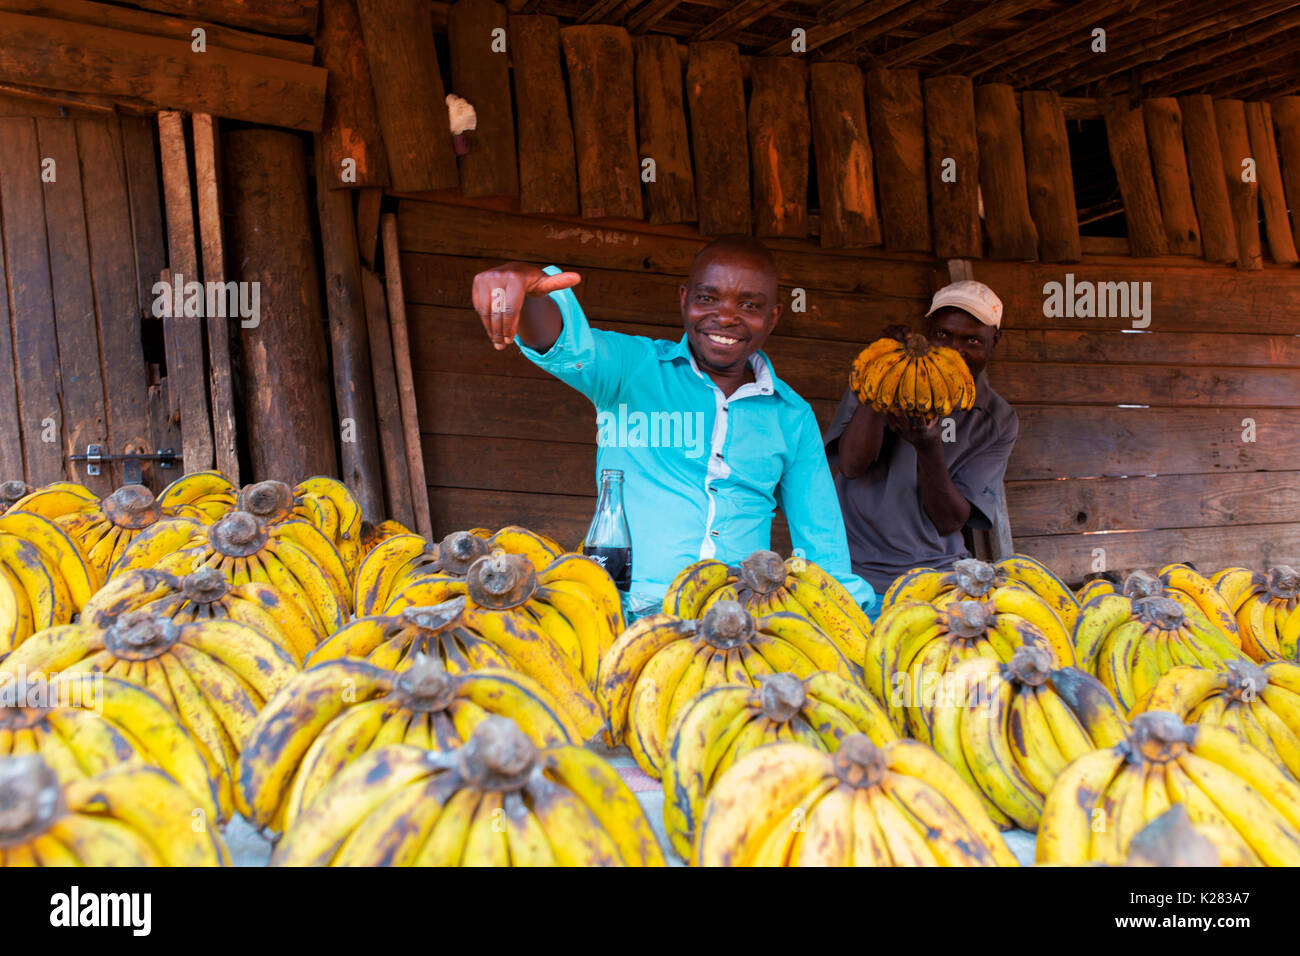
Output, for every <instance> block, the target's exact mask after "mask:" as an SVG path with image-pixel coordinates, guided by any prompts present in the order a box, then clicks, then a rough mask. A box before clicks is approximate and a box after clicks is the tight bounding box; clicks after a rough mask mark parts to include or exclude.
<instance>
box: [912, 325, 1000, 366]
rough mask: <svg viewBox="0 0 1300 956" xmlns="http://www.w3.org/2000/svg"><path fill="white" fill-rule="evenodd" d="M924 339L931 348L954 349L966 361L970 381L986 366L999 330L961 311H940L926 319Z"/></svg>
mask: <svg viewBox="0 0 1300 956" xmlns="http://www.w3.org/2000/svg"><path fill="white" fill-rule="evenodd" d="M925 337H926V338H927V339H929V340H930V344H931V345H943V346H946V347H948V348H950V349H956V350H957V351H958V352H960V353H961V357H962V358H963V359H965V360H966V365H967V367H968V368H970V374H971V377H972V378H978V377H979V374H980V372H982V371H984V367H985V366H986V365H988V362H989V358H990V357H991V356H992V355H993V349H994V347H995V346H996V345H997V344H998V339H999V338H1001V337H1002V330H1001V329H999V328H995V327H994V326H992V325H985V324H984V323H983V322H981V321H980V320H979V319H977V318H975V317H974V316H973V315H971V314H970V313H969V312H965V311H963V310H962V309H955V308H947V309H940V310H939V311H938V312H936V313H934V315H932V316H930V317H929V318H928V319H926V325H925Z"/></svg>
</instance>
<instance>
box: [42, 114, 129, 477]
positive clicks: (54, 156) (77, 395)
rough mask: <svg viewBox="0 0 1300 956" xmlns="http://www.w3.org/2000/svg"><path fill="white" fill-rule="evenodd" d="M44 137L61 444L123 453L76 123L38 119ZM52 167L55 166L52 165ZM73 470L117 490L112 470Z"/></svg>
mask: <svg viewBox="0 0 1300 956" xmlns="http://www.w3.org/2000/svg"><path fill="white" fill-rule="evenodd" d="M36 135H37V140H38V143H39V148H40V155H41V163H42V168H49V169H52V170H53V171H54V172H55V175H54V177H53V178H50V179H46V177H44V176H42V177H41V179H42V180H43V183H42V186H43V192H44V199H45V203H44V205H45V234H46V237H47V240H48V243H49V270H50V289H51V292H52V293H53V303H54V326H55V330H57V338H58V342H59V367H60V370H61V372H60V376H59V378H60V381H62V383H63V388H62V389H61V391H60V395H59V398H60V402H61V404H62V407H63V432H62V434H61V435H60V436H59V439H60V444H61V445H62V446H63V454H64V457H65V458H66V457H67V456H69V455H73V454H78V453H82V452H85V450H86V446H87V445H89V444H96V445H99V446H100V447H101V448H104V450H105V451H109V450H116V449H109V448H108V447H107V446H108V429H107V427H106V420H105V416H104V380H103V377H102V375H101V372H100V367H99V348H98V334H97V329H96V328H95V295H94V291H93V290H92V288H91V284H90V250H89V249H88V248H87V246H86V221H85V210H84V207H83V205H82V199H81V195H82V189H81V164H80V162H79V160H78V156H77V133H76V121H75V120H71V119H52V118H43V119H38V120H37V121H36ZM50 163H53V166H48V167H47V166H46V164H50ZM67 467H68V473H69V474H71V475H75V476H76V477H77V478H78V479H79V480H80V481H81V482H82V484H84V485H85V486H86V487H87V488H89V489H90V490H92V491H94V492H95V493H96V494H98V495H100V496H101V497H102V496H103V495H106V494H108V493H109V492H110V491H112V490H113V488H114V487H116V486H115V485H114V483H113V475H112V469H103V470H101V472H100V474H99V476H98V477H95V476H92V475H90V474H89V473H88V471H86V466H85V465H84V464H77V465H74V464H73V463H71V462H70V463H69V464H68V466H67Z"/></svg>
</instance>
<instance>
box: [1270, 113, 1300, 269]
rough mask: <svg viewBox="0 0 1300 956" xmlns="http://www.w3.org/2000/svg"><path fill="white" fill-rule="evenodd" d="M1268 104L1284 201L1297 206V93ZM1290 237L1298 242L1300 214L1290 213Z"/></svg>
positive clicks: (1299, 203)
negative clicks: (1275, 141)
mask: <svg viewBox="0 0 1300 956" xmlns="http://www.w3.org/2000/svg"><path fill="white" fill-rule="evenodd" d="M1270 106H1271V109H1272V113H1273V126H1274V127H1275V128H1276V131H1277V150H1278V153H1279V154H1280V155H1281V160H1282V182H1283V184H1284V185H1285V187H1286V200H1287V205H1288V207H1290V208H1291V209H1292V210H1300V96H1280V97H1278V98H1277V99H1275V100H1273V102H1272V103H1271V104H1270ZM1291 239H1292V241H1293V242H1294V243H1295V244H1296V245H1297V246H1300V215H1292V216H1291Z"/></svg>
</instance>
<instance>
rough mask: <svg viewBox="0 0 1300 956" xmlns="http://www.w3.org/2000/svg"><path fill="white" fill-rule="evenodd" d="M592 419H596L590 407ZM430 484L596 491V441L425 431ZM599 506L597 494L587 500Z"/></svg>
mask: <svg viewBox="0 0 1300 956" xmlns="http://www.w3.org/2000/svg"><path fill="white" fill-rule="evenodd" d="M586 417H587V418H588V419H589V420H591V419H592V418H593V416H592V415H591V414H590V409H588V415H587V416H586ZM422 438H423V444H424V467H425V474H427V475H428V479H429V484H430V485H431V486H442V487H448V488H477V489H480V490H483V491H496V492H504V493H508V494H518V493H521V492H523V493H532V494H545V495H572V494H574V493H575V492H576V491H577V490H578V489H587V488H591V489H593V492H594V489H595V484H594V483H593V481H592V478H593V476H594V475H595V474H596V445H595V443H594V442H591V443H581V444H579V443H575V442H554V441H533V440H529V439H519V438H499V437H471V436H466V435H436V434H428V433H426V434H424V435H423V436H422ZM588 500H589V501H590V502H591V508H592V510H593V511H594V510H595V503H596V499H595V495H594V493H593V494H592V496H591V497H590V498H589V499H588Z"/></svg>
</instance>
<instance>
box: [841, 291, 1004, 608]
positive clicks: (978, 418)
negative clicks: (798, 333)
mask: <svg viewBox="0 0 1300 956" xmlns="http://www.w3.org/2000/svg"><path fill="white" fill-rule="evenodd" d="M925 321H926V326H925V335H926V338H928V339H929V340H930V343H931V344H932V345H936V346H947V347H949V348H953V349H956V350H957V351H958V352H959V353H960V354H961V357H962V358H963V359H965V361H966V365H967V366H968V367H969V368H970V372H971V376H972V377H973V378H974V379H975V404H974V407H972V408H970V409H968V410H966V411H954V412H953V413H952V414H951V415H949V416H947V417H946V418H934V419H931V420H929V421H925V420H922V419H905V418H901V417H898V416H896V415H893V414H881V413H877V412H875V411H873V410H872V408H871V406H869V405H863V404H862V403H861V402H860V401H859V400H858V396H857V395H856V394H855V393H854V392H853V390H852V389H848V390H846V391H845V393H844V398H843V399H842V400H841V401H840V406H839V408H838V409H836V412H835V417H834V418H833V419H832V421H831V424H830V427H829V428H827V430H826V434H825V436H824V441H825V445H826V457H827V458H828V459H829V461H830V463H831V464H832V465H834V466H835V467H836V468H837V469H838V474H837V475H836V478H835V488H836V491H837V492H838V494H839V499H840V507H841V509H842V510H843V512H844V525H845V529H846V530H847V532H848V537H849V554H850V556H851V558H852V563H853V571H854V573H856V574H857V575H859V576H860V577H863V578H865V579H866V580H867V581H868V582H870V584H871V586H872V587H873V588H874V589H875V592H876V593H877V594H884V592H885V590H886V589H887V588H888V587H889V585H890V584H891V583H892V582H893V581H894V579H895V578H897V577H898V576H899V575H901V574H903V573H904V572H906V571H908V570H910V569H912V568H915V567H921V566H924V567H933V568H947V567H950V566H951V565H952V563H953V562H954V561H956V560H958V559H959V558H963V557H967V556H968V554H969V552H968V551H967V549H966V544H965V541H964V540H963V538H962V529H963V528H965V527H970V528H974V529H988V528H990V527H992V524H993V516H994V513H995V512H996V510H997V506H998V497H999V489H1000V488H1001V484H1002V476H1003V473H1004V472H1005V471H1006V467H1007V459H1008V458H1009V457H1010V455H1011V448H1012V446H1013V445H1015V443H1016V436H1017V434H1019V431H1020V423H1019V420H1018V419H1017V417H1016V413H1015V410H1014V409H1012V407H1011V406H1010V405H1008V404H1007V403H1006V401H1005V400H1004V399H1003V398H1002V396H1000V395H998V393H997V392H995V391H993V389H992V388H991V387H990V386H989V381H988V373H987V371H986V366H987V365H988V361H989V358H990V356H992V354H993V350H994V348H995V347H996V346H997V342H998V339H999V338H1000V336H1001V334H1002V331H1001V326H1002V301H1001V300H1000V299H999V298H998V297H997V296H996V295H995V294H994V292H993V290H992V289H990V288H989V287H988V286H986V285H984V284H983V283H982V282H974V281H972V280H964V281H961V282H954V283H952V284H951V285H948V286H945V287H944V288H942V289H940V290H939V291H938V292H937V293H935V296H934V299H933V301H932V302H931V303H930V311H929V312H927V313H926V318H925ZM907 332H908V329H907V328H905V327H904V326H899V325H894V326H890V327H889V328H887V329H886V330H885V332H884V334H885V335H887V336H890V337H893V338H897V339H899V340H900V341H901V340H902V339H903V338H904V337H905V336H906V334H907ZM877 607H878V605H877ZM875 610H876V608H873V609H872V613H873V616H874V611H875Z"/></svg>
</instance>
